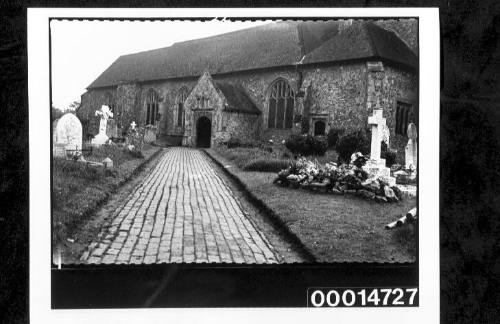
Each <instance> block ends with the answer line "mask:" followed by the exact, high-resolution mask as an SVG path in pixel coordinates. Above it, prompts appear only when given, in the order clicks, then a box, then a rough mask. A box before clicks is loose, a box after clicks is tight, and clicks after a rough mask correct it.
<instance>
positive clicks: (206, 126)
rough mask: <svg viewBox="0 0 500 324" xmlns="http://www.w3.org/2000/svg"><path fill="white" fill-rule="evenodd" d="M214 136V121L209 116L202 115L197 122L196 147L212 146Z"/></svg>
mask: <svg viewBox="0 0 500 324" xmlns="http://www.w3.org/2000/svg"><path fill="white" fill-rule="evenodd" d="M211 138H212V122H211V121H210V119H209V118H208V117H205V116H202V117H200V118H198V121H197V122H196V147H210V140H211Z"/></svg>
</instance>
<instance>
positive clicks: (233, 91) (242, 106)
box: [215, 82, 260, 115]
mask: <svg viewBox="0 0 500 324" xmlns="http://www.w3.org/2000/svg"><path fill="white" fill-rule="evenodd" d="M215 85H216V87H217V88H219V90H220V91H221V92H222V94H223V95H224V97H226V100H227V107H226V108H225V109H224V110H226V111H236V112H242V113H247V114H256V115H257V114H260V110H259V108H257V107H256V106H255V104H254V103H253V102H252V100H251V99H250V98H249V97H248V96H247V94H246V93H245V90H244V89H243V87H241V86H238V85H233V84H230V83H223V82H216V83H215Z"/></svg>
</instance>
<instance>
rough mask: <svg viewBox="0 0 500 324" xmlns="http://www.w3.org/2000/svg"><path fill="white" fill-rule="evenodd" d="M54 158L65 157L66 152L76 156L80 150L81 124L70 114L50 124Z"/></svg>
mask: <svg viewBox="0 0 500 324" xmlns="http://www.w3.org/2000/svg"><path fill="white" fill-rule="evenodd" d="M52 127H53V128H52V152H53V156H54V157H56V156H57V157H66V150H69V151H72V153H74V154H76V153H77V151H81V149H82V123H80V120H79V119H78V117H76V116H75V115H74V114H72V113H66V114H64V115H62V116H61V118H59V119H57V120H55V121H54V122H53V123H52Z"/></svg>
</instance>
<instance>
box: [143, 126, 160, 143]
mask: <svg viewBox="0 0 500 324" xmlns="http://www.w3.org/2000/svg"><path fill="white" fill-rule="evenodd" d="M156 130H157V127H156V126H149V125H148V126H146V128H145V130H144V143H152V142H154V141H156Z"/></svg>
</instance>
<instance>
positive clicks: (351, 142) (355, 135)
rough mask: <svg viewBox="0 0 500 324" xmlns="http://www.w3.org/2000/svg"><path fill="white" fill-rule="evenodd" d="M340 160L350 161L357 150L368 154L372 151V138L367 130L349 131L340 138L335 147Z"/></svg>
mask: <svg viewBox="0 0 500 324" xmlns="http://www.w3.org/2000/svg"><path fill="white" fill-rule="evenodd" d="M335 150H336V151H337V153H338V155H339V157H338V158H339V160H340V162H344V163H349V162H350V160H351V155H352V154H353V153H355V152H361V153H363V154H368V153H369V152H370V139H369V137H368V136H367V132H366V131H365V130H358V131H355V132H352V133H348V134H346V135H344V136H342V137H340V138H339V140H338V142H337V146H336V148H335Z"/></svg>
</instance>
